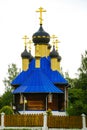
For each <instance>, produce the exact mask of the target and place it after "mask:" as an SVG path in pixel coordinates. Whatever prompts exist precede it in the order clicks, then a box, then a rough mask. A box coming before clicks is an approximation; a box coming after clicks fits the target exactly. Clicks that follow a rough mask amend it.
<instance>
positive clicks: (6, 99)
mask: <svg viewBox="0 0 87 130" xmlns="http://www.w3.org/2000/svg"><path fill="white" fill-rule="evenodd" d="M12 99H13V95H12V93H11V92H10V91H7V92H5V93H4V94H3V95H2V97H0V109H1V108H2V107H3V106H7V105H8V106H10V105H11V103H12Z"/></svg>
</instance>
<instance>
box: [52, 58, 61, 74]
mask: <svg viewBox="0 0 87 130" xmlns="http://www.w3.org/2000/svg"><path fill="white" fill-rule="evenodd" d="M51 69H52V70H58V71H59V72H60V62H58V60H57V58H51Z"/></svg>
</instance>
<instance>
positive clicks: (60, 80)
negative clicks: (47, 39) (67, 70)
mask: <svg viewBox="0 0 87 130" xmlns="http://www.w3.org/2000/svg"><path fill="white" fill-rule="evenodd" d="M50 66H51V65H50V57H48V58H46V57H43V58H41V60H40V68H41V69H42V70H43V72H44V73H45V74H46V75H47V76H48V78H49V79H50V80H51V81H52V82H53V83H56V84H68V81H67V80H66V79H65V78H64V77H63V76H62V75H61V74H60V73H59V72H58V71H53V70H51V67H50ZM34 69H35V59H33V60H32V61H31V62H30V65H29V69H28V70H27V71H22V72H21V73H20V74H19V75H18V76H17V77H16V78H15V79H14V80H13V81H12V83H11V85H22V84H23V83H24V82H25V81H26V80H27V78H29V76H30V75H31V73H32V71H33V70H34Z"/></svg>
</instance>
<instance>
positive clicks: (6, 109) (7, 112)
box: [0, 106, 13, 115]
mask: <svg viewBox="0 0 87 130" xmlns="http://www.w3.org/2000/svg"><path fill="white" fill-rule="evenodd" d="M2 112H4V113H5V114H6V115H10V114H13V110H12V108H11V107H10V106H4V107H2V109H0V113H2Z"/></svg>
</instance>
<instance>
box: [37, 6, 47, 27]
mask: <svg viewBox="0 0 87 130" xmlns="http://www.w3.org/2000/svg"><path fill="white" fill-rule="evenodd" d="M36 12H39V13H40V17H39V19H40V25H42V21H43V19H42V13H43V12H46V10H44V9H43V8H42V7H40V8H39V9H38V10H36Z"/></svg>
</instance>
